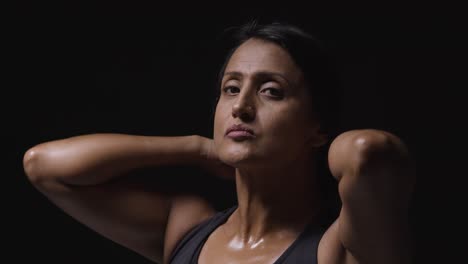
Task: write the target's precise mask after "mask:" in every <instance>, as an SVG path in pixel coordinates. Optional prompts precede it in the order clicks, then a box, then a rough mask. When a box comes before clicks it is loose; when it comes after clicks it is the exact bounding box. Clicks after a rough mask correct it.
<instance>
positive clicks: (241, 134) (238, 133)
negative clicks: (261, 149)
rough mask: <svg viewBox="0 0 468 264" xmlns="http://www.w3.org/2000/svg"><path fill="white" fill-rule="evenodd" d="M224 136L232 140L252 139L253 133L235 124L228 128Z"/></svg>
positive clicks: (245, 127) (243, 126)
mask: <svg viewBox="0 0 468 264" xmlns="http://www.w3.org/2000/svg"><path fill="white" fill-rule="evenodd" d="M225 135H226V136H228V137H230V138H233V139H243V138H254V137H255V133H254V131H253V130H252V129H251V128H249V127H247V126H245V125H242V124H235V125H232V126H231V127H229V128H228V129H227V130H226V133H225Z"/></svg>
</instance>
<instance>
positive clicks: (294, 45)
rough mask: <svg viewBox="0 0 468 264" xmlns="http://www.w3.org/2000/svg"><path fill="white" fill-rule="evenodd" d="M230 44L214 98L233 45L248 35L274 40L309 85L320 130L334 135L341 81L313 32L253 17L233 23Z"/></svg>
mask: <svg viewBox="0 0 468 264" xmlns="http://www.w3.org/2000/svg"><path fill="white" fill-rule="evenodd" d="M226 33H230V34H229V37H230V39H229V40H230V42H231V45H233V47H231V48H230V50H229V52H228V54H227V56H226V57H225V59H224V63H223V65H222V67H221V69H220V71H219V73H218V76H217V83H216V95H217V96H216V100H218V99H219V90H220V89H219V87H220V85H221V80H222V78H223V75H224V71H225V69H226V66H227V63H228V62H229V59H230V58H231V56H232V54H233V53H234V52H235V51H236V49H237V48H238V47H239V46H240V45H241V44H242V43H244V42H246V41H247V40H249V39H251V38H257V39H261V40H265V41H269V42H273V43H275V44H277V45H279V46H280V47H282V48H284V49H285V50H286V51H287V52H288V53H289V54H290V56H291V57H292V59H293V60H294V62H295V63H296V64H297V65H298V66H299V68H300V69H301V70H302V73H303V75H304V78H305V81H306V86H307V87H308V88H309V91H310V95H311V100H312V111H313V112H314V113H315V114H316V115H317V117H318V121H319V123H320V126H321V130H322V132H324V133H326V134H328V136H329V138H334V137H335V136H336V135H337V134H338V133H339V132H338V131H339V130H340V111H341V109H340V107H341V94H342V92H341V85H340V79H339V75H338V71H337V67H336V64H335V59H334V58H333V57H332V56H331V54H329V53H328V51H327V50H326V49H325V47H324V45H323V44H322V43H321V42H320V41H319V40H318V39H317V38H315V37H313V36H312V35H310V34H308V33H306V32H305V31H304V30H302V29H300V28H299V27H297V26H293V25H291V24H288V23H280V22H273V23H269V24H263V25H261V24H259V23H258V22H257V21H256V20H253V21H251V22H248V23H247V24H245V25H242V26H240V27H232V28H230V29H228V30H227V31H226Z"/></svg>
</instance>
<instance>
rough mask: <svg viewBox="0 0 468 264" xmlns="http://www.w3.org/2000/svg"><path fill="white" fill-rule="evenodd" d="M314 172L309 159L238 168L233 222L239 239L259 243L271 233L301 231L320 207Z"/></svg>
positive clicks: (290, 233) (284, 233)
mask: <svg viewBox="0 0 468 264" xmlns="http://www.w3.org/2000/svg"><path fill="white" fill-rule="evenodd" d="M314 173H315V166H314V165H311V164H310V161H303V162H298V161H296V162H294V164H289V165H288V166H284V167H282V168H238V169H236V188H237V199H238V209H237V210H236V211H235V212H234V213H233V215H232V217H231V219H232V221H231V223H232V227H233V230H235V231H234V233H235V234H236V237H237V238H238V240H241V241H243V242H244V243H256V242H258V241H262V240H263V239H264V238H265V237H268V236H273V235H288V234H289V235H292V236H295V235H297V234H298V233H299V232H301V231H302V230H303V229H304V228H305V226H306V225H307V224H308V223H309V222H311V221H312V220H313V219H314V217H315V215H316V213H317V212H318V209H319V208H318V202H319V201H318V193H317V190H318V188H317V186H316V184H315V181H314V179H315V178H316V175H314ZM280 233H281V234H280Z"/></svg>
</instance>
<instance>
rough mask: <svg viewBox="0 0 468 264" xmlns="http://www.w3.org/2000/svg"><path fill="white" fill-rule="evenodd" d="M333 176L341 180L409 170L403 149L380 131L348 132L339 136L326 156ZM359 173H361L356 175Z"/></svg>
mask: <svg viewBox="0 0 468 264" xmlns="http://www.w3.org/2000/svg"><path fill="white" fill-rule="evenodd" d="M329 165H330V169H331V171H332V174H333V175H334V176H335V177H336V178H337V179H338V180H340V179H341V177H342V176H343V175H344V174H356V173H357V174H358V175H361V176H364V175H367V173H362V172H373V173H371V174H375V173H376V172H379V171H387V172H390V171H393V170H396V169H405V170H406V169H408V168H410V167H412V162H411V160H410V155H409V152H408V149H407V147H406V145H405V144H404V143H403V141H402V140H401V139H400V138H398V137H397V136H395V135H393V134H391V133H389V132H386V131H382V130H376V129H362V130H351V131H348V132H345V133H343V134H342V135H340V136H338V137H337V138H336V139H335V141H334V142H333V143H332V145H331V147H330V152H329ZM358 172H361V173H358Z"/></svg>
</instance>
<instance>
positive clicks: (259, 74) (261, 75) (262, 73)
mask: <svg viewBox="0 0 468 264" xmlns="http://www.w3.org/2000/svg"><path fill="white" fill-rule="evenodd" d="M224 75H225V76H226V75H232V76H235V77H242V76H243V74H242V73H241V72H238V71H230V72H225V73H224ZM253 75H254V77H255V78H264V77H270V76H272V75H273V76H277V77H280V78H281V79H283V80H284V81H285V82H286V83H287V84H288V85H289V86H291V82H290V81H289V80H288V78H286V77H285V76H284V75H283V74H281V73H277V72H271V71H258V72H255V73H254V74H253Z"/></svg>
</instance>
